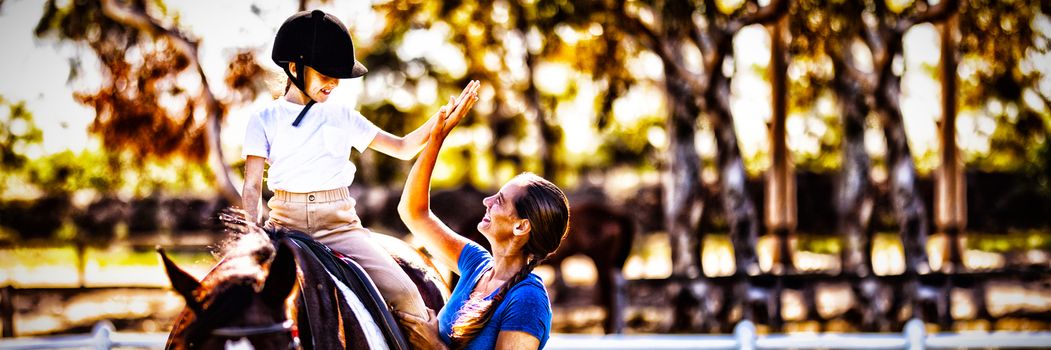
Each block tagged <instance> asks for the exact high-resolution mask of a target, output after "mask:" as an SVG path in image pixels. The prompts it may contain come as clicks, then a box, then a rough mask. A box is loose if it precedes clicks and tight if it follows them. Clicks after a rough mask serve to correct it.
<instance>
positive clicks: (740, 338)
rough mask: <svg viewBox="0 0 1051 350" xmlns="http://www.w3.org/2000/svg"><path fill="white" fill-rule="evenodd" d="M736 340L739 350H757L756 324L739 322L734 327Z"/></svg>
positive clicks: (744, 321) (745, 321) (747, 321)
mask: <svg viewBox="0 0 1051 350" xmlns="http://www.w3.org/2000/svg"><path fill="white" fill-rule="evenodd" d="M734 339H736V340H737V349H740V350H755V324H753V323H752V321H749V320H743V321H741V322H738V323H737V325H736V326H734Z"/></svg>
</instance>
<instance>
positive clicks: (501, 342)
mask: <svg viewBox="0 0 1051 350" xmlns="http://www.w3.org/2000/svg"><path fill="white" fill-rule="evenodd" d="M537 348H540V339H537V338H536V337H535V336H533V335H532V334H529V333H527V332H522V331H500V334H499V335H497V336H496V347H495V349H497V350H507V349H515V350H517V349H529V350H536V349H537Z"/></svg>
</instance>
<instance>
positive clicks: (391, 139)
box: [369, 84, 477, 160]
mask: <svg viewBox="0 0 1051 350" xmlns="http://www.w3.org/2000/svg"><path fill="white" fill-rule="evenodd" d="M470 88H471V84H467V87H465V88H464V89H463V91H462V92H460V96H459V97H457V98H456V99H455V100H454V102H453V106H459V105H460V102H461V101H463V100H464V98H465V97H467V94H468V89H470ZM475 94H477V91H475ZM437 120H438V112H435V113H434V115H432V116H431V117H430V118H429V119H427V122H425V123H423V125H420V126H419V127H418V128H416V130H413V131H412V132H410V133H408V134H406V135H405V136H402V137H399V136H394V135H391V134H390V133H388V132H386V131H383V130H380V131H379V133H377V134H376V138H374V139H372V143H370V144H369V148H372V149H374V150H377V151H380V152H383V153H384V154H387V155H389V156H391V157H395V158H398V159H403V160H409V159H412V157H415V156H416V154H418V153H420V150H422V149H423V145H425V144H427V139H428V138H430V135H431V129H433V128H434V123H435V122H437Z"/></svg>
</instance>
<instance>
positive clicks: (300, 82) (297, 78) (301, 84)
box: [284, 63, 317, 127]
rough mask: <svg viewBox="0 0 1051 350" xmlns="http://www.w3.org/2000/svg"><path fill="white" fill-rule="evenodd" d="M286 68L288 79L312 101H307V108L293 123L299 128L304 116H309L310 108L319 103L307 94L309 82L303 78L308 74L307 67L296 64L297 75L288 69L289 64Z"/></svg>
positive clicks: (304, 108)
mask: <svg viewBox="0 0 1051 350" xmlns="http://www.w3.org/2000/svg"><path fill="white" fill-rule="evenodd" d="M284 68H285V74H286V75H288V79H290V80H292V84H295V85H296V88H299V91H300V92H302V93H303V95H304V96H306V97H307V99H308V100H310V101H307V104H306V106H303V110H302V111H299V115H298V116H296V120H295V121H293V122H292V126H295V127H298V126H299V122H300V121H302V120H303V116H304V115H306V114H307V111H309V110H310V107H312V106H314V104H315V103H317V101H314V99H313V98H311V97H310V95H309V94H307V88H306V85H307V82H306V80H305V79H303V76H304V75H303V74H304V73H306V65H305V64H299V63H296V74H295V75H292V71H290V70H289V69H288V65H287V64H286V65H285V67H284Z"/></svg>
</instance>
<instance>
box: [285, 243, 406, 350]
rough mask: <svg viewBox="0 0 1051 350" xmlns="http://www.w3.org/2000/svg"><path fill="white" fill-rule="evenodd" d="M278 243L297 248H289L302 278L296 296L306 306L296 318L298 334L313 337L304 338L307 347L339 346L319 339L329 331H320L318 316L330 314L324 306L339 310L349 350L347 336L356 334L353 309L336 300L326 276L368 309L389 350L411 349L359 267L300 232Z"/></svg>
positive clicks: (355, 319) (384, 303)
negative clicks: (338, 283)
mask: <svg viewBox="0 0 1051 350" xmlns="http://www.w3.org/2000/svg"><path fill="white" fill-rule="evenodd" d="M282 241H283V242H287V244H289V245H292V246H295V247H296V248H298V249H293V251H294V253H295V254H296V260H297V261H298V263H299V267H300V269H302V270H303V277H302V279H301V280H300V281H299V283H300V296H299V297H300V298H301V299H302V301H303V302H304V304H305V305H306V306H307V307H306V308H305V309H306V310H300V315H299V317H298V318H299V319H300V330H299V331H300V333H301V334H303V333H309V334H312V335H315V336H310V337H307V338H309V339H310V341H312V342H313V344H311V345H313V348H314V349H334V348H337V347H341V346H342V344H339V339H333V338H336V337H331V336H323V334H326V333H329V332H332V330H331V329H327V330H322V328H323V327H322V325H323V324H324V323H323V317H322V315H320V314H321V313H325V312H329V311H330V310H325V305H339V306H337V307H338V308H339V309H338V313H337V315H339V317H342V318H343V320H342V322H341V325H342V326H343V328H344V334H345V335H346V338H347V339H345V342H346V346H347V347H350V345H351V344H352V343H351V339H350V337H351V334H355V333H356V332H355V331H354V330H353V329H350V325H354V324H358V322H357V318H356V317H355V316H354V312H353V310H351V309H349V308H348V307H346V306H345V305H346V303H341V302H339V301H340V300H336V299H341V294H340V293H339V292H337V291H336V290H337V289H338V286H336V285H335V283H334V282H333V281H332V279H331V278H329V275H331V276H334V277H335V279H336V280H338V281H339V282H340V283H342V284H343V285H344V286H346V287H347V288H349V289H350V291H351V292H353V294H354V295H356V296H357V297H358V299H360V300H361V302H362V304H364V306H365V309H366V310H368V313H369V315H370V316H371V317H372V319H373V320H375V322H376V325H377V326H378V327H379V329H380V331H381V332H382V333H383V337H384V339H385V340H386V343H387V345H388V346H389V347H390V349H395V350H410V349H411V347H410V346H409V342H408V340H406V338H405V336H404V335H402V333H401V329H400V328H399V327H398V323H397V322H396V321H395V319H394V315H393V314H391V312H390V310H389V309H388V308H387V303H386V302H385V301H384V300H383V297H382V296H381V295H380V293H379V290H378V289H377V288H376V285H375V284H374V283H373V282H372V279H371V278H369V276H368V274H366V273H365V270H364V269H362V268H361V266H360V265H358V264H357V263H356V262H354V261H353V260H352V259H350V258H349V257H347V256H345V255H342V254H339V253H338V252H335V251H333V250H331V249H329V248H328V247H327V246H325V245H324V244H322V243H320V242H318V241H315V240H314V239H313V238H311V237H310V236H307V235H305V234H303V233H299V232H293V233H289V234H287V235H285V236H284V239H282ZM303 313H306V315H303ZM304 316H305V317H304ZM304 321H305V322H304ZM304 323H306V325H307V327H304V326H303V324H304ZM319 336H320V337H319ZM304 345H306V344H304Z"/></svg>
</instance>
